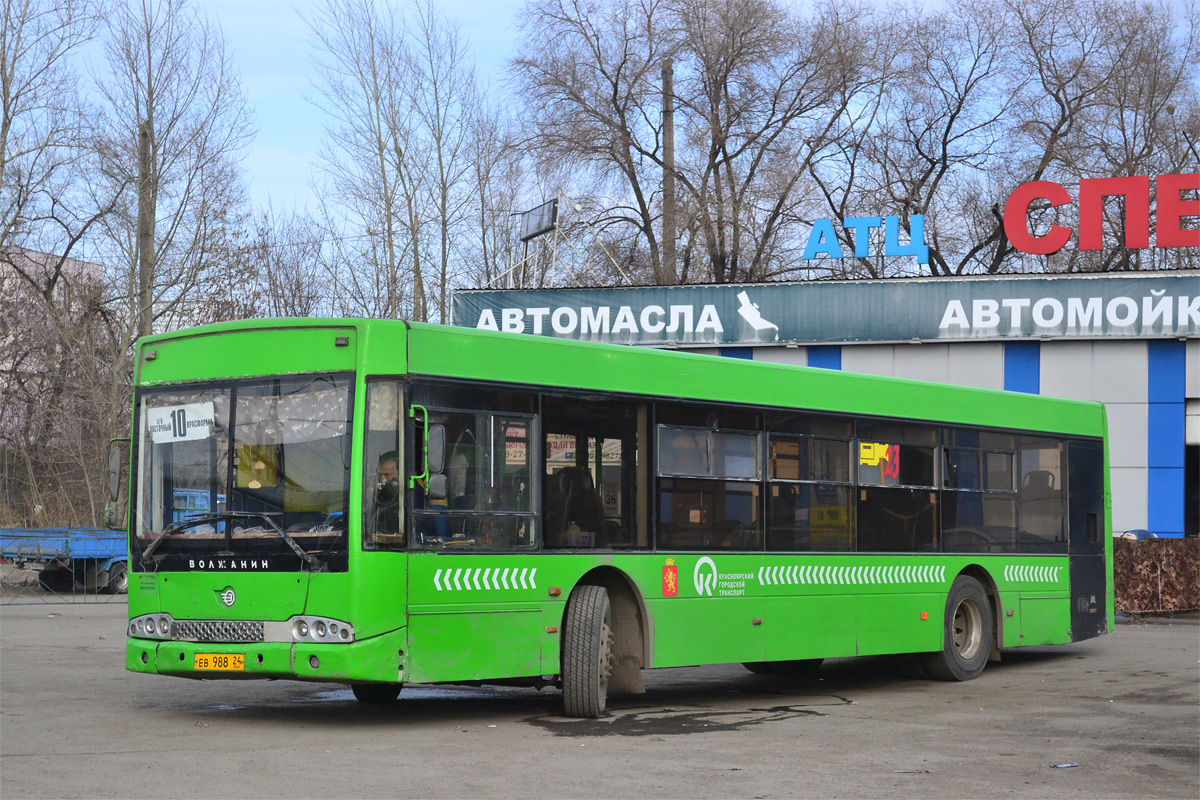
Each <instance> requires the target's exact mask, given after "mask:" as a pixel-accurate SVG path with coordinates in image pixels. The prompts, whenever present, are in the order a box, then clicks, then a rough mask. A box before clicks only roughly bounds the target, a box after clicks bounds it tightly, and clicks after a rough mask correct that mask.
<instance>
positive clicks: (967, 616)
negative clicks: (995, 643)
mask: <svg viewBox="0 0 1200 800" xmlns="http://www.w3.org/2000/svg"><path fill="white" fill-rule="evenodd" d="M942 627H943V640H944V641H943V644H942V649H941V652H937V653H926V654H925V656H924V657H923V659H922V660H923V661H924V662H925V669H927V670H928V671H929V675H930V676H931V677H933V678H936V679H937V680H940V681H969V680H973V679H975V678H978V677H979V675H980V673H982V672H983V668H984V667H986V666H987V661H988V654H989V653H990V652H991V649H992V627H993V622H992V606H991V603H989V602H988V598H987V593H986V592H985V591H984V590H983V586H982V585H981V584H980V583H979V581H977V580H975V579H974V578H972V577H971V576H970V575H959V576H958V577H957V578H955V579H954V583H953V584H951V586H950V594H949V595H947V597H946V615H945V617H944V618H943V621H942Z"/></svg>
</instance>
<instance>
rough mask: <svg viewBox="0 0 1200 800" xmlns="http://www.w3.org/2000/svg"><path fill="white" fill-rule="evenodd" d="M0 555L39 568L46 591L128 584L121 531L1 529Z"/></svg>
mask: <svg viewBox="0 0 1200 800" xmlns="http://www.w3.org/2000/svg"><path fill="white" fill-rule="evenodd" d="M0 559H4V560H5V561H9V562H11V563H12V564H13V565H15V566H17V567H18V568H23V569H28V568H35V569H39V570H40V573H39V575H38V584H39V585H40V586H41V587H42V588H43V589H45V590H47V591H50V592H68V591H72V590H74V589H76V588H82V589H84V590H85V591H94V592H99V591H105V592H109V593H111V594H124V593H125V592H127V591H128V589H129V573H128V571H127V569H126V563H127V561H128V544H127V542H126V539H125V532H124V531H113V530H108V529H106V528H0Z"/></svg>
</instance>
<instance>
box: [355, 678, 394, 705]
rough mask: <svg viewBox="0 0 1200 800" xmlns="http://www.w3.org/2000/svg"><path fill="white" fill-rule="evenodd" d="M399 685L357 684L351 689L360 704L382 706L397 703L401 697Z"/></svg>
mask: <svg viewBox="0 0 1200 800" xmlns="http://www.w3.org/2000/svg"><path fill="white" fill-rule="evenodd" d="M401 688H402V685H401V684H399V683H356V684H353V685H352V686H351V687H350V690H351V691H352V692H354V699H355V700H357V701H358V702H360V703H367V704H369V705H375V706H382V705H387V704H388V703H393V702H395V700H396V698H397V697H399V696H400V689H401Z"/></svg>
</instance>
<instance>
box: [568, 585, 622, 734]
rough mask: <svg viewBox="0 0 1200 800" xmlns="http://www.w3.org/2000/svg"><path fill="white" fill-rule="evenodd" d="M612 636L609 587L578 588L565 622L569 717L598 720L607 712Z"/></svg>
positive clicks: (569, 605) (569, 606)
mask: <svg viewBox="0 0 1200 800" xmlns="http://www.w3.org/2000/svg"><path fill="white" fill-rule="evenodd" d="M612 638H613V636H612V607H611V605H610V604H609V601H608V590H607V589H605V588H604V587H603V586H580V587H578V588H576V589H575V591H574V592H573V593H572V594H571V602H570V603H569V604H568V605H567V619H566V621H565V622H564V624H563V654H562V681H563V709H564V711H565V712H566V715H567V716H568V717H583V718H586V719H596V718H597V717H599V716H600V715H601V714H603V713H604V708H605V706H606V705H607V703H608V678H609V676H610V675H611V674H612Z"/></svg>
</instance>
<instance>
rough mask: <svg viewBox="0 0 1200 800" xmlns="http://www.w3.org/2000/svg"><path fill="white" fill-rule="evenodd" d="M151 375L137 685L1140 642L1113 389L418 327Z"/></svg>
mask: <svg viewBox="0 0 1200 800" xmlns="http://www.w3.org/2000/svg"><path fill="white" fill-rule="evenodd" d="M135 377H136V381H135V383H136V394H135V397H134V407H133V424H132V435H131V439H130V441H129V443H128V446H129V451H130V452H129V456H128V462H127V463H128V464H129V465H130V469H129V472H128V473H126V474H125V475H120V474H119V473H122V472H124V467H123V466H121V463H122V456H121V455H120V454H117V455H115V456H114V453H119V451H117V450H115V449H114V451H113V453H110V462H109V463H110V469H112V470H113V472H112V474H111V475H110V487H109V488H110V494H111V495H112V498H113V500H114V504H113V508H114V510H115V511H120V512H125V511H127V512H128V513H127V515H126V514H124V513H122V514H121V516H122V517H123V519H127V520H128V528H129V547H130V559H129V567H130V573H131V574H130V583H129V615H130V620H129V629H128V640H127V658H126V666H127V668H128V669H130V670H133V671H137V672H152V673H159V674H164V675H175V676H181V677H187V678H201V679H213V678H243V679H244V678H291V679H296V680H307V681H325V682H337V683H342V684H348V685H350V686H351V687H353V691H354V695H355V696H356V697H357V698H358V699H359V700H361V701H363V702H375V703H382V702H391V701H393V700H395V699H396V698H397V696H398V694H399V692H400V688H401V686H402V685H403V684H406V683H411V684H429V683H475V682H484V683H502V684H513V685H528V686H539V687H542V686H559V687H561V689H562V693H563V702H564V707H565V711H566V713H567V714H569V715H572V716H581V717H596V716H598V715H600V714H602V713H603V712H604V710H605V706H606V703H607V698H608V695H609V693H610V692H612V693H637V692H640V691H643V688H642V672H641V671H642V670H643V669H650V668H654V667H678V666H687V665H700V664H721V663H743V664H745V665H746V666H747V668H749V669H751V670H753V671H757V672H777V673H803V672H807V671H811V670H813V669H815V668H816V667H817V666H818V665H819V664H820V663H821V660H822V659H826V658H832V657H845V656H865V655H884V654H911V657H906V658H905V659H903V661H904V662H905V663H907V664H908V665H909V668H910V669H911V670H912V671H915V672H918V673H919V674H921V675H924V676H926V677H931V678H937V679H943V680H969V679H971V678H974V677H976V676H978V675H979V674H980V673H981V672H982V670H983V668H984V666H985V665H986V663H987V662H988V661H989V660H996V659H998V658H999V657H1000V653H1001V651H1002V649H1003V648H1009V647H1019V646H1024V645H1045V644H1062V643H1067V642H1072V641H1078V640H1081V639H1087V638H1090V637H1093V636H1098V635H1101V634H1103V633H1105V632H1107V631H1109V630H1112V628H1113V621H1114V620H1113V588H1112V586H1113V584H1112V566H1111V564H1112V544H1111V534H1110V531H1109V513H1108V509H1109V507H1110V499H1109V498H1110V495H1109V486H1108V470H1107V451H1106V447H1105V435H1106V420H1105V415H1104V409H1103V407H1102V406H1101V405H1099V404H1097V403H1084V402H1075V401H1067V400H1055V399H1049V398H1043V397H1037V396H1031V395H1025V394H1014V393H1007V392H996V391H989V390H983V389H975V388H963V387H953V386H946V385H940V384H932V383H922V382H916V381H906V380H898V379H893V378H884V377H873V376H866V375H855V374H848V373H843V372H839V371H831V370H823V369H811V368H802V367H787V366H780V365H775V364H765V363H755V362H752V361H746V360H740V359H733V358H720V357H714V356H709V355H699V354H684V353H675V352H664V351H656V350H650V349H641V348H633V347H624V346H610V345H598V344H589V343H579V342H571V341H565V340H559V339H552V338H548V337H539V336H525V335H514V334H504V333H493V332H486V331H477V330H472V329H467V328H458V327H448V326H439V325H429V324H419V323H407V322H403V321H393V320H247V321H241V322H234V323H223V324H218V325H210V326H205V327H200V328H195V329H191V330H186V331H180V332H175V333H167V334H161V335H155V336H150V337H147V338H145V339H143V340H141V341H140V343H139V345H138V353H137V372H136V376H135ZM123 478H127V479H128V483H127V484H126V483H125V480H124V479H123ZM126 492H127V493H128V499H127V501H125V500H124V499H123V498H124V497H125V493H126ZM117 498H122V500H117ZM123 519H122V520H114V522H117V524H120V525H122V526H123V525H124V521H123Z"/></svg>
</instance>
